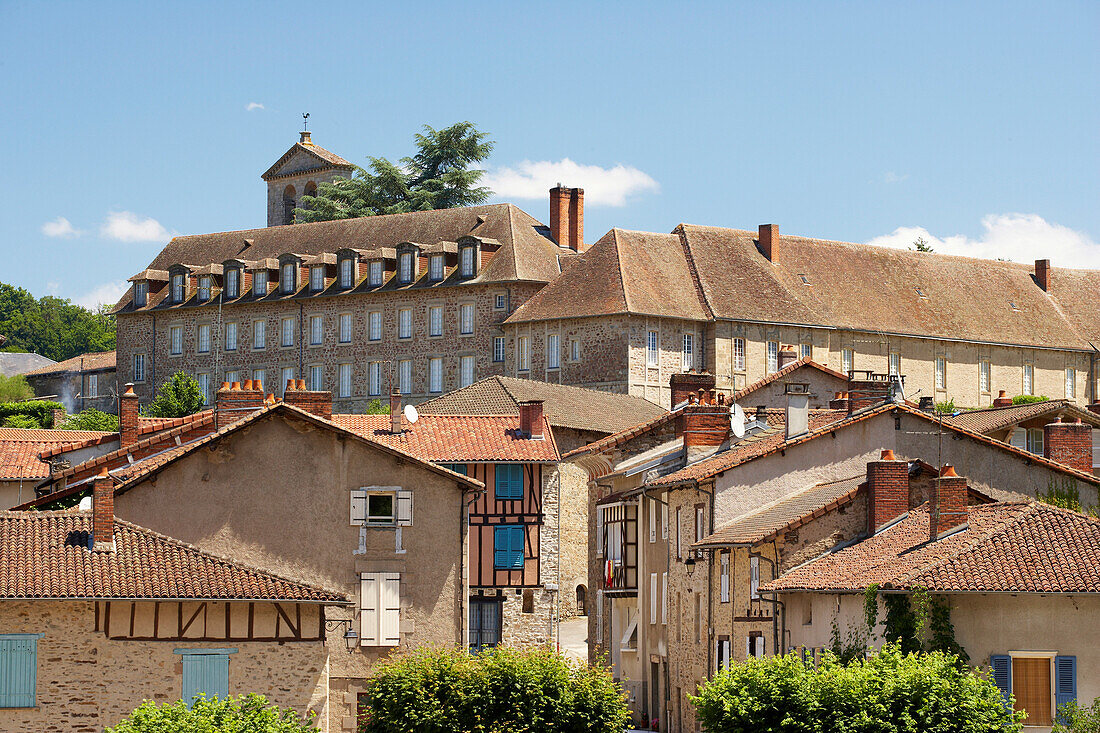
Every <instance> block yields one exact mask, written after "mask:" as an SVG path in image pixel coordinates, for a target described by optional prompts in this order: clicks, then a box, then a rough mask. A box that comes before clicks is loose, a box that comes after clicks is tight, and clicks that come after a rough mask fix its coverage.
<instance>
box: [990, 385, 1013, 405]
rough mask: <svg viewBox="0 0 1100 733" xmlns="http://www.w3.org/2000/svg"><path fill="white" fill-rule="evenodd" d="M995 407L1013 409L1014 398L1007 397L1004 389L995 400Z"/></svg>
mask: <svg viewBox="0 0 1100 733" xmlns="http://www.w3.org/2000/svg"><path fill="white" fill-rule="evenodd" d="M993 406H994V407H1011V406H1012V398H1011V397H1006V396H1005V391H1004V390H1003V389H1002V390H1001V391H1000V392H998V393H997V396H996V397H994V398H993Z"/></svg>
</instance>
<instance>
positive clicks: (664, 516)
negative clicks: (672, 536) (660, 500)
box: [661, 504, 668, 540]
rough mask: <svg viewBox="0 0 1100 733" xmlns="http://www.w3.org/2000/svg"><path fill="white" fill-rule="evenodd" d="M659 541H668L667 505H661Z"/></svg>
mask: <svg viewBox="0 0 1100 733" xmlns="http://www.w3.org/2000/svg"><path fill="white" fill-rule="evenodd" d="M661 539H662V540H667V539H668V504H661Z"/></svg>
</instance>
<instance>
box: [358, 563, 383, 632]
mask: <svg viewBox="0 0 1100 733" xmlns="http://www.w3.org/2000/svg"><path fill="white" fill-rule="evenodd" d="M381 578H382V574H381V573H361V574H360V575H359V643H360V644H361V645H362V646H378V586H379V583H380V581H381Z"/></svg>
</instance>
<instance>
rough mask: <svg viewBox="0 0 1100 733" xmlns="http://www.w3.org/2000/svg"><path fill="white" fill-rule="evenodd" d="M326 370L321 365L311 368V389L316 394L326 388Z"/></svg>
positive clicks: (314, 365)
mask: <svg viewBox="0 0 1100 733" xmlns="http://www.w3.org/2000/svg"><path fill="white" fill-rule="evenodd" d="M324 384H325V368H324V366H322V365H321V364H313V365H311V366H310V367H309V388H310V389H311V390H312V391H314V392H320V391H321V390H322V389H324V388H325V386H324Z"/></svg>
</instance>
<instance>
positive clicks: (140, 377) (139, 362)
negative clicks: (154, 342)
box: [134, 354, 145, 382]
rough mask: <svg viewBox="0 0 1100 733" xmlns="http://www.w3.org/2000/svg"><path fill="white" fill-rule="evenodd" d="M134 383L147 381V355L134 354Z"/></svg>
mask: <svg viewBox="0 0 1100 733" xmlns="http://www.w3.org/2000/svg"><path fill="white" fill-rule="evenodd" d="M134 381H135V382H144V381H145V354H134Z"/></svg>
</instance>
